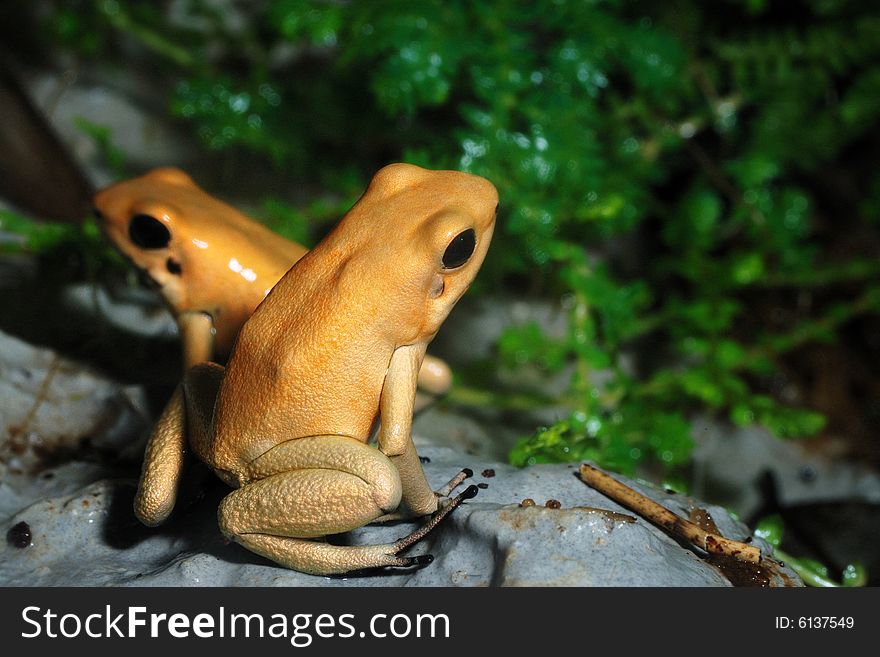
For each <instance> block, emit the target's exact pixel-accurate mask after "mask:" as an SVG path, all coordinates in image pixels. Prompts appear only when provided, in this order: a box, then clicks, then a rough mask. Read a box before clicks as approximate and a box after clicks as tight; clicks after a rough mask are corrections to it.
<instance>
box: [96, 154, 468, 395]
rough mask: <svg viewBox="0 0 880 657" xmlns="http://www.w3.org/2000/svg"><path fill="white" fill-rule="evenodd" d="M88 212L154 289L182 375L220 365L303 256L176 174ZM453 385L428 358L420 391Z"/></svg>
mask: <svg viewBox="0 0 880 657" xmlns="http://www.w3.org/2000/svg"><path fill="white" fill-rule="evenodd" d="M94 205H95V212H96V215H97V217H98V219H99V221H100V224H101V227H102V229H103V231H104V234H105V235H106V236H107V237H108V238H109V240H110V241H111V242H112V243H113V244H114V246H115V247H116V248H117V249H118V250H119V251H120V252H121V253H122V254H123V255H124V256H125V257H126V258H127V259H128V260H130V261H131V262H132V263H133V264H134V265H135V267H137V268H138V269H139V270H141V271H142V272H144V273H146V275H147V276H148V277H149V278H150V279H151V280H152V281H153V282H154V283H155V284H156V285H157V286H158V288H159V290H160V292H161V294H162V296H163V298H164V299H165V302H166V303H167V305H168V307H169V308H170V310H171V312H172V313H173V314H174V317H175V319H176V321H177V324H178V328H179V332H180V336H181V340H182V347H183V360H184V371H185V370H187V369H189V368H190V367H192V366H193V365H196V364H198V363H203V362H205V361H211V360H222V359H223V358H225V357H226V356H227V355H228V354H229V351H230V350H231V349H232V345H233V344H234V342H235V338H236V337H237V336H238V332H239V331H240V330H241V326H242V324H244V322H245V320H247V318H248V317H250V316H251V314H252V313H253V312H254V309H255V308H256V307H257V306H258V305H259V304H260V302H261V301H262V300H263V299H264V298H265V296H266V295H267V294H268V293H269V290H271V289H272V287H273V286H274V285H275V283H277V282H278V280H279V279H280V278H281V277H282V276H283V275H284V274H285V272H287V270H288V269H290V267H291V266H292V265H293V263H295V262H296V261H297V260H299V259H300V258H301V257H302V256H303V255H305V254H306V253H307V252H308V249H306V248H305V247H304V246H302V245H300V244H297V243H296V242H291V241H290V240H287V239H285V238H283V237H281V236H280V235H278V234H276V233H274V232H272V231H271V230H269V229H268V228H266V227H265V226H263V225H262V224H260V223H258V222H256V221H254V220H253V219H251V218H250V217H248V216H246V215H244V214H242V213H241V212H239V211H238V210H236V209H235V208H233V207H232V206H230V205H228V204H226V203H223V202H222V201H220V200H218V199H216V198H214V197H213V196H211V195H210V194H208V193H207V192H205V191H204V190H203V189H201V188H200V187H199V186H198V185H196V183H195V182H194V181H193V179H192V178H190V176H189V175H187V174H186V173H185V172H183V171H181V170H180V169H176V168H171V167H168V168H161V169H154V170H152V171H150V172H148V173H147V174H145V175H143V176H140V177H138V178H133V179H130V180H125V181H122V182H119V183H116V184H114V185H111V186H109V187H107V188H105V189H103V190H101V191H100V192H99V193H98V194H96V195H95V198H94ZM451 383H452V374H451V372H450V370H449V367H448V365H446V363H444V362H443V361H442V360H440V359H439V358H434V357H431V356H426V358H425V361H424V363H423V365H422V369H421V371H420V372H419V387H420V388H421V389H422V390H424V391H426V392H428V393H431V394H443V393H445V392H446V391H447V390H448V389H449V387H450V385H451Z"/></svg>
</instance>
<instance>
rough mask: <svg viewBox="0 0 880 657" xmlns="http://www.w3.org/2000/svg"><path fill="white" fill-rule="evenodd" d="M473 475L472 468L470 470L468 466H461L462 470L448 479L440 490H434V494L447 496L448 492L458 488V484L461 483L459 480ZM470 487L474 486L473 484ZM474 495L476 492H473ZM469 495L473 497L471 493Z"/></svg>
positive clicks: (461, 480)
mask: <svg viewBox="0 0 880 657" xmlns="http://www.w3.org/2000/svg"><path fill="white" fill-rule="evenodd" d="M473 476H474V471H473V470H471V469H470V468H462V471H461V472H459V473H458V474H457V475H455V476H454V477H453V478H452V479H450V480H449V481H448V482H447V483H446V485H445V486H443V487H442V488H440V490H435V491H434V495H436V496H437V497H449V493H451V492H452V491H454V490H455V489H456V488H458V487H459V485H461V482H463V481H464V480H465V479H469V478H470V477H473ZM471 488H474V486H471ZM474 495H476V493H474ZM471 497H473V495H471Z"/></svg>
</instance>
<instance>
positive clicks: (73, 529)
mask: <svg viewBox="0 0 880 657" xmlns="http://www.w3.org/2000/svg"><path fill="white" fill-rule="evenodd" d="M421 451H422V452H423V454H424V455H425V456H427V457H428V458H430V459H431V461H430V463H428V464H426V470H427V473H428V476H429V478H430V480H431V482H432V484H434V485H435V486H439V485H441V483H442V482H444V481H446V480H448V479H449V478H451V477H452V476H453V475H454V474H455V473H456V472H458V471H459V470H460V469H461V468H462V467H463V466H466V467H470V468H472V469H473V470H474V472H475V473H476V474H475V475H474V477H473V478H472V479H471V480H470V481H471V482H473V483H477V484H487V487H481V489H480V491H479V494H478V496H477V497H476V498H475V499H473V500H470V501H468V502H467V503H465V504H464V505H462V506H461V507H460V508H458V509H457V510H456V511H455V512H454V513H453V514H452V515H451V516H450V517H449V518H448V519H447V521H445V522H444V523H443V524H442V525H441V526H440V527H438V528H437V529H436V530H435V531H434V532H433V533H432V534H430V535H429V536H428V538H427V539H426V540H425V541H423V542H422V543H420V544H417V545H416V546H414V547H413V548H411V550H410V553H412V554H419V553H426V552H430V553H431V554H433V555H434V557H435V560H434V562H433V563H432V564H430V565H429V566H427V567H424V568H421V569H415V570H397V571H394V570H388V571H382V572H373V573H369V574H364V575H350V576H344V577H330V578H327V577H316V576H312V575H304V574H301V573H297V572H294V571H289V570H286V569H283V568H279V567H278V566H276V565H274V564H272V563H271V562H269V561H266V560H265V559H262V558H261V557H259V556H257V555H255V554H252V553H250V552H248V551H247V550H245V549H243V548H241V547H240V546H238V545H235V544H229V543H226V542H225V541H224V540H223V538H222V537H221V535H220V532H219V530H218V529H217V524H216V515H215V511H216V506H217V503H218V502H219V500H220V499H221V498H222V496H223V495H224V494H225V493H226V492H227V490H228V489H225V488H224V487H223V486H222V484H220V483H219V482H216V481H214V480H213V479H209V480H207V482H208V483H207V487H206V490H205V494H204V497H203V498H202V499H198V500H196V501H192V500H190V501H186V500H184V501H183V502H182V504H181V507H180V508H179V509H178V510H177V512H176V513H175V516H174V517H173V519H172V520H171V521H170V522H169V523H168V524H167V525H165V526H163V527H160V528H157V529H148V528H146V527H143V526H141V525H139V524H138V523H137V521H136V520H135V519H134V517H133V516H132V514H131V501H132V499H133V495H134V480H133V479H130V478H127V479H108V478H101V479H98V480H97V481H94V482H92V483H85V484H84V485H82V486H80V487H76V486H75V485H73V480H76V479H78V478H80V477H81V476H86V477H90V476H94V475H95V474H96V473H95V472H82V471H81V470H78V469H75V468H61V469H57V470H56V471H55V472H56V476H55V477H54V479H55V480H56V481H57V480H67V479H69V480H71V484H72V485H71V486H70V487H69V488H68V489H67V490H64V489H63V488H61V489H58V492H57V493H56V492H55V491H47V495H46V496H45V497H43V498H41V499H39V500H38V501H35V502H33V503H32V504H30V505H29V506H27V507H25V508H23V509H20V510H19V511H17V512H15V513H13V514H11V515H10V516H9V517H7V518H6V519H5V520H4V522H3V527H4V529H5V531H6V532H7V534H8V533H9V532H13V533H14V531H13V529H14V528H15V527H17V526H19V525H21V524H22V523H24V524H26V525H27V527H28V528H29V533H30V539H29V543H28V544H27V545H26V546H24V547H22V545H21V543H22V541H21V540H16V539H17V538H18V537H17V535H16V536H10V535H9V534H8V535H7V541H6V542H5V544H4V545H3V547H2V548H0V582H3V583H5V584H8V585H40V586H45V585H81V584H90V585H107V586H131V585H142V586H198V585H210V586H218V585H219V586H261V585H265V586H273V585H281V586H404V585H406V586H496V585H497V586H730V585H731V582H730V580H729V579H728V577H726V576H725V574H724V572H723V570H722V569H719V568H718V567H716V566H715V565H712V564H711V563H710V562H709V561H707V560H706V559H704V558H701V556H700V555H699V554H697V552H695V551H694V550H692V549H689V548H687V547H684V546H682V545H681V544H679V543H678V542H677V541H676V540H674V539H672V538H670V537H669V536H667V535H666V534H664V533H663V532H662V531H660V530H658V529H656V528H655V527H653V526H651V525H650V524H648V523H647V522H645V521H644V520H643V519H641V518H637V517H635V516H633V515H632V514H631V513H630V512H628V511H627V510H626V509H623V508H621V507H620V506H618V505H616V504H615V503H614V502H612V501H610V500H609V499H607V498H605V497H604V496H603V495H601V494H599V493H597V492H596V491H594V490H592V489H590V488H588V487H587V486H586V485H585V484H584V483H583V482H581V481H580V479H578V478H577V477H576V475H575V472H576V470H575V468H574V467H573V466H566V465H541V466H535V467H532V468H529V469H526V470H517V469H515V468H512V467H511V466H508V465H505V464H499V463H492V462H488V461H479V460H475V459H473V458H472V457H467V456H463V455H461V454H460V453H458V452H456V451H454V450H452V449H449V448H443V447H430V446H423V447H422V448H421ZM489 470H492V471H494V476H491V477H488V476H486V475H485V474H483V473H484V471H489ZM634 485H635V486H636V487H637V488H639V489H640V490H642V492H645V493H646V494H649V495H650V496H651V497H653V498H655V499H657V500H658V501H660V502H661V503H663V504H664V505H666V506H667V507H668V508H670V509H672V510H674V511H676V512H677V513H679V514H681V515H683V516H685V517H687V515H688V514H689V513H690V512H691V511H693V509H694V508H695V507H697V506H699V507H700V508H703V506H702V505H700V504H699V503H697V502H694V501H693V500H691V499H690V498H687V497H684V496H679V495H674V494H666V493H663V492H661V491H658V490H656V489H653V488H650V487H645V486H639V485H638V484H634ZM71 489H73V490H71ZM525 499H530V500H533V501H534V504H529V503H528V502H526V503H525V505H523V504H522V502H523V500H525ZM554 502H558V508H554V507H557V504H556V503H554ZM705 508H706V511H708V513H709V514H711V516H712V517H713V519H714V520H715V523H716V524H717V525H718V528H719V530H720V531H721V532H722V533H723V534H724V535H726V536H729V537H731V538H736V539H743V538H746V536H747V535H748V530H747V529H746V528H745V527H744V526H743V525H741V524H740V523H737V522H736V521H734V520H733V519H731V518H730V516H729V515H728V514H727V513H726V512H725V511H724V510H722V509H720V508H717V507H705ZM416 524H417V523H410V522H407V523H399V524H396V525H393V526H370V527H364V528H361V529H359V530H357V531H355V532H352V534H351V535H349V536H347V537H345V539H346V540H350V541H351V543H352V544H363V543H385V542H391V541H393V540H395V539H396V538H398V537H399V536H402V535H404V534H406V533H408V532H409V531H410V530H411V529H412V528H413V527H415V526H416ZM759 544H760V543H759ZM763 547H764V548H765V550H766V546H763ZM764 571H765V575H766V576H765V578H764V580H763V581H762V583H765V584H767V585H773V586H783V585H797V584H799V580H798V578H797V577H796V576H795V575H794V574H793V573H792V572H791V571H790V570H788V569H786V568H784V567H780V566H779V565H778V564H774V563H771V562H769V561H767V562H766V563H765V564H764Z"/></svg>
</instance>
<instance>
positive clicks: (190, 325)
mask: <svg viewBox="0 0 880 657" xmlns="http://www.w3.org/2000/svg"><path fill="white" fill-rule="evenodd" d="M177 327H178V330H179V331H180V340H181V347H182V349H183V370H184V372H186V371H188V370H189V369H190V368H191V367H193V366H195V365H198V364H200V363H205V362H207V361H210V360H213V358H214V320H213V319H212V318H211V316H210V315H208V314H207V313H203V312H197V311H189V312H182V313H180V314H179V315H178V316H177Z"/></svg>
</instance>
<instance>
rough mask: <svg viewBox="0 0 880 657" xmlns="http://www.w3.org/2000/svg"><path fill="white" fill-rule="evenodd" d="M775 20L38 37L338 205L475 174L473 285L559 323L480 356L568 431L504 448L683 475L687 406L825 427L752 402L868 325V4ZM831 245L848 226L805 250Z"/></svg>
mask: <svg viewBox="0 0 880 657" xmlns="http://www.w3.org/2000/svg"><path fill="white" fill-rule="evenodd" d="M795 4H796V6H795V7H786V8H783V7H781V6H777V5H778V3H769V2H764V1H763V0H749V1H738V0H726V1H724V2H717V3H711V4H706V3H699V2H695V1H688V0H682V1H681V2H673V3H665V4H662V5H661V4H657V3H648V2H628V3H622V2H617V1H614V0H607V1H602V0H595V1H592V2H583V1H581V0H558V1H555V2H552V3H551V2H548V3H533V4H529V3H521V2H515V1H513V0H499V1H497V2H492V3H481V2H464V1H461V0H443V1H441V0H430V1H427V2H420V3H412V2H404V1H402V0H384V1H379V2H364V3H336V2H321V1H318V0H270V1H268V2H265V3H258V4H254V5H251V6H248V7H247V8H245V7H239V6H236V10H235V12H231V13H230V14H223V13H220V12H218V11H216V10H215V9H214V8H213V6H212V4H211V3H202V2H192V3H188V4H186V11H187V12H188V16H187V20H185V21H182V20H175V21H170V20H169V19H168V18H167V17H166V16H165V15H163V14H162V12H161V11H159V10H158V9H156V8H155V7H154V6H153V5H144V4H143V3H133V2H121V1H119V0H79V2H75V3H56V4H55V7H56V11H55V12H54V13H49V14H47V16H49V18H48V21H49V27H50V29H49V30H48V31H47V33H48V34H50V35H54V38H56V39H61V40H63V42H64V43H66V44H68V46H69V47H70V48H71V49H72V50H73V51H75V52H77V53H79V56H81V57H86V58H88V57H92V58H99V57H100V58H103V59H104V60H110V61H112V57H111V55H112V54H113V53H114V52H117V51H119V50H120V49H121V48H123V47H125V48H128V49H131V48H132V47H136V48H140V50H141V55H142V61H143V66H142V67H143V69H144V70H149V71H151V73H150V74H152V75H155V73H154V71H156V70H159V71H160V72H161V80H162V84H163V85H164V89H165V91H166V93H167V95H168V106H169V110H170V112H171V113H172V114H173V115H174V116H175V117H177V118H178V119H179V120H180V121H182V122H184V123H186V124H187V125H189V126H191V128H192V130H193V131H194V132H195V134H197V135H198V136H199V137H200V138H201V139H202V141H203V143H204V144H205V146H206V147H207V148H208V149H211V150H213V151H216V152H217V153H220V154H227V155H228V156H229V157H230V158H236V157H238V155H239V154H241V153H248V154H249V156H251V157H257V158H264V159H265V161H267V162H268V163H270V164H271V165H273V166H276V167H279V168H281V167H283V168H284V170H285V171H288V172H289V173H290V174H291V175H298V176H302V177H304V178H309V179H311V180H314V181H317V182H319V183H320V184H321V185H322V186H323V187H324V188H325V189H327V190H328V191H330V192H335V193H336V195H337V198H342V199H351V198H353V193H354V190H357V189H362V188H363V184H364V182H365V181H366V179H367V177H368V175H369V174H370V173H371V172H372V171H374V170H375V169H376V168H377V167H378V166H379V165H381V164H384V163H385V162H387V161H389V160H407V161H411V162H414V163H417V164H423V165H426V166H431V167H453V168H458V169H464V170H468V171H472V172H474V173H477V174H480V175H483V176H486V177H487V178H489V179H490V180H492V181H493V182H494V183H495V184H496V186H497V187H498V189H499V191H500V196H501V199H502V205H501V207H502V209H501V214H500V220H499V227H498V231H497V237H496V238H495V239H496V243H495V245H494V246H493V249H492V252H491V253H490V257H489V260H488V261H487V263H486V266H485V268H484V273H483V275H482V276H481V278H482V281H483V282H482V284H481V288H482V289H483V290H484V291H485V290H487V289H490V288H492V289H498V290H504V289H516V290H518V291H521V290H527V291H528V294H529V295H531V296H533V297H535V298H544V299H547V298H549V299H552V300H555V301H557V302H558V303H559V306H560V307H561V308H562V309H563V310H564V312H565V313H566V316H567V329H566V331H565V332H564V334H563V335H550V334H549V333H548V332H547V331H546V330H545V329H544V328H542V327H541V326H540V325H538V324H526V325H521V326H514V327H512V328H510V329H508V330H507V331H506V332H505V333H504V335H502V336H501V338H500V340H499V343H498V347H499V348H498V360H497V363H496V365H497V366H498V367H501V366H502V365H503V366H505V367H508V368H511V367H530V368H536V369H537V370H539V371H542V372H546V373H548V374H549V373H569V374H570V385H569V386H568V391H567V393H566V394H565V395H564V396H563V398H562V399H560V400H559V401H560V402H561V403H562V404H564V406H565V407H566V408H567V411H566V413H565V415H564V416H563V417H561V419H560V420H559V421H558V422H556V423H555V424H553V425H552V426H547V427H544V428H541V429H539V430H538V431H537V432H536V433H535V434H534V435H532V436H530V437H527V438H525V439H523V440H522V441H521V442H520V443H519V444H518V445H517V446H516V447H515V449H514V450H513V452H512V453H511V459H512V461H513V462H514V463H517V464H520V465H524V464H529V463H536V462H541V461H558V460H574V459H583V458H588V459H592V460H595V461H597V462H598V463H599V464H601V465H604V466H607V467H612V468H615V469H618V470H623V471H632V470H633V469H634V467H635V466H636V465H637V464H638V463H640V462H643V461H645V460H646V459H650V460H653V461H655V462H657V463H659V464H661V465H662V466H664V467H665V468H667V469H674V468H675V467H677V466H680V465H682V464H684V463H686V462H687V460H688V458H689V454H690V451H691V448H692V444H693V442H692V439H691V437H690V429H689V419H690V418H691V414H692V413H695V412H699V413H704V414H705V413H709V414H713V415H716V416H718V417H722V418H727V419H729V420H730V421H731V422H733V423H735V424H738V425H762V426H764V427H767V428H768V429H770V430H771V431H773V432H774V433H775V434H777V435H779V436H781V437H786V438H796V437H800V436H809V435H812V434H814V433H816V432H817V431H819V430H820V429H821V428H822V426H823V423H824V421H825V420H824V418H823V417H822V415H821V414H819V413H817V412H815V411H813V410H810V409H809V408H805V407H804V406H803V404H798V403H792V401H791V400H789V399H788V398H786V396H785V395H782V394H780V393H779V390H778V389H777V388H778V386H776V387H774V386H775V384H774V383H773V382H774V377H776V376H777V375H778V374H779V371H780V366H781V363H782V362H783V361H784V359H785V358H787V357H789V356H790V355H791V354H793V353H796V352H797V350H798V349H801V348H803V347H804V346H805V345H810V344H815V343H817V342H834V341H835V340H839V337H838V336H839V331H840V330H841V328H842V327H844V326H845V325H846V324H847V323H848V322H851V321H853V320H854V319H857V318H860V317H864V316H867V315H876V314H877V312H878V310H880V263H878V261H877V259H876V258H875V257H874V254H873V253H872V252H871V249H870V247H869V244H870V243H871V240H874V239H876V230H877V217H878V216H880V212H878V210H880V201H878V199H880V169H878V168H877V167H876V166H873V165H871V166H867V163H868V162H869V160H866V159H865V157H864V153H867V152H870V147H871V145H872V144H873V145H874V146H875V147H876V140H877V137H878V132H877V125H878V120H877V119H878V117H880V73H878V69H877V68H876V66H874V65H873V64H872V62H875V61H876V58H877V56H878V54H880V12H878V11H877V9H876V8H875V7H873V6H872V5H871V4H870V3H857V2H854V1H848V0H800V1H799V2H797V3H795ZM239 19H240V20H239ZM157 62H158V63H159V66H158V67H157V66H156V63H157ZM96 136H98V137H100V135H96ZM829 180H836V181H843V182H841V183H840V185H836V184H835V183H834V182H830V183H829ZM839 187H845V188H846V190H847V191H846V193H841V191H840V189H839ZM314 209H315V208H310V209H309V212H303V211H302V210H295V209H291V208H290V207H288V206H285V205H283V204H282V203H280V202H279V201H277V200H273V201H270V202H269V203H268V204H267V206H266V210H267V212H266V215H267V216H268V217H271V218H273V221H274V222H275V225H276V226H280V225H282V223H283V222H281V221H279V218H285V217H286V218H291V219H292V220H293V221H292V225H294V226H296V229H295V230H293V231H292V233H291V235H292V236H293V237H297V238H303V237H304V236H306V234H307V231H306V228H305V225H304V217H305V216H308V215H309V214H310V212H311V211H312V210H314ZM318 214H319V215H321V214H322V213H321V212H320V211H319V212H318ZM326 216H327V215H322V218H323V217H326ZM842 232H843V233H846V232H852V233H853V234H858V235H869V236H871V237H870V239H867V238H866V239H865V240H864V241H862V242H861V244H859V243H848V244H847V245H846V248H837V249H831V248H828V243H829V242H830V241H833V240H834V239H836V236H837V235H839V234H841V233H842ZM506 392H509V393H510V394H509V395H508V398H509V399H516V400H517V401H516V404H517V405H521V404H520V402H521V400H522V396H521V394H522V393H525V394H529V393H531V392H534V391H528V390H517V389H510V390H508V391H506ZM518 395H520V396H518ZM469 398H470V399H487V398H489V397H487V396H485V395H484V396H481V395H479V394H476V395H474V394H471V395H470V397H469ZM459 399H460V400H463V399H464V397H461V398H459ZM491 399H492V401H493V403H499V404H504V403H505V402H504V396H503V395H493V396H491Z"/></svg>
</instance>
